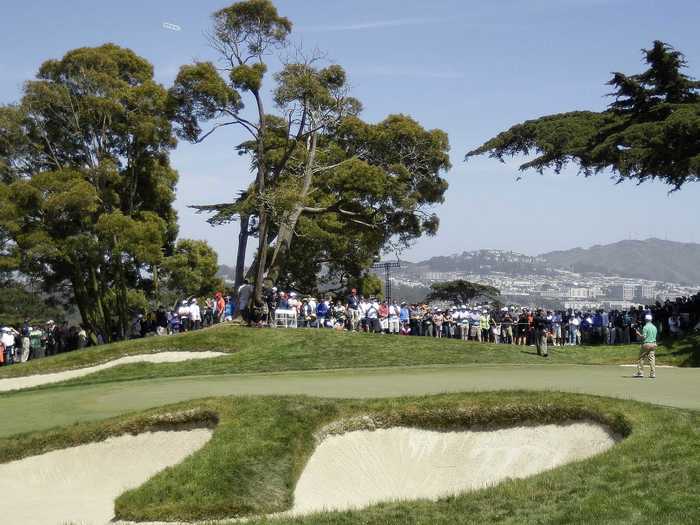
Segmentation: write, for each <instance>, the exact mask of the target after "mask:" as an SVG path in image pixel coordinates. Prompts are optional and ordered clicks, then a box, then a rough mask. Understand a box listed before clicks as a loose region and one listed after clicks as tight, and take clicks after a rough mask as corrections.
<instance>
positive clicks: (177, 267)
mask: <svg viewBox="0 0 700 525" xmlns="http://www.w3.org/2000/svg"><path fill="white" fill-rule="evenodd" d="M163 270H164V272H165V274H166V279H165V282H166V286H167V288H168V290H170V291H172V292H175V293H176V294H177V296H178V298H182V297H191V296H194V297H205V296H207V295H211V294H213V293H214V292H215V291H217V290H222V289H223V286H224V283H223V281H222V280H221V278H220V277H217V275H216V274H217V272H218V270H219V263H218V257H217V255H216V252H215V251H214V250H213V249H212V248H211V247H210V246H209V244H207V242H206V241H198V240H192V239H181V240H179V241H178V242H177V245H176V246H175V250H174V252H173V254H172V255H171V256H170V257H167V258H166V259H165V261H164V262H163Z"/></svg>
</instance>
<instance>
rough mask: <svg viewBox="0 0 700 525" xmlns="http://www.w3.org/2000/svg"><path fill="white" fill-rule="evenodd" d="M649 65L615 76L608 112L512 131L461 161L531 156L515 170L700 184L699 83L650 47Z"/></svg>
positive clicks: (675, 60)
mask: <svg viewBox="0 0 700 525" xmlns="http://www.w3.org/2000/svg"><path fill="white" fill-rule="evenodd" d="M642 51H643V54H644V55H643V56H644V61H645V62H646V63H647V65H648V66H649V67H648V69H647V70H646V71H644V72H643V73H640V74H636V75H629V76H628V75H625V74H623V73H619V72H618V73H613V78H612V79H611V80H610V81H609V82H608V85H610V86H612V87H613V92H612V93H611V94H610V95H611V96H612V97H614V101H613V102H612V103H611V104H610V105H609V106H608V108H607V109H606V110H605V111H602V112H593V111H574V112H570V113H560V114H556V115H548V116H545V117H541V118H538V119H534V120H528V121H526V122H523V123H521V124H517V125H515V126H513V127H511V128H510V129H508V130H507V131H504V132H502V133H499V134H498V135H497V136H496V137H494V138H492V139H490V140H489V141H487V142H486V143H484V144H483V145H482V146H480V147H478V148H476V149H474V150H472V151H470V152H469V153H467V156H466V158H467V159H468V158H470V157H473V156H476V155H482V154H486V153H487V154H488V155H489V156H490V157H492V158H497V159H499V160H501V161H503V159H504V157H512V156H515V155H519V154H523V155H530V154H534V155H535V158H534V159H532V160H529V161H527V162H525V163H523V164H521V166H520V170H521V171H525V170H528V169H534V170H536V171H537V172H539V173H542V172H543V171H544V170H545V169H553V170H554V171H555V172H556V173H559V172H560V171H561V170H562V169H563V168H564V166H566V165H567V164H568V163H573V164H576V165H577V166H578V168H579V170H580V172H581V173H582V174H583V175H585V176H590V175H594V174H598V173H601V172H608V171H610V172H612V173H613V177H614V178H616V180H617V182H622V181H625V180H632V181H634V182H637V183H642V182H645V181H649V180H659V181H661V182H663V183H665V184H668V185H670V186H671V187H672V189H673V190H677V189H680V188H681V187H682V186H683V185H684V184H686V183H688V182H696V181H698V180H700V98H699V97H700V82H698V81H696V80H694V79H692V78H691V77H689V76H687V75H685V74H684V73H683V69H684V68H686V66H687V64H686V60H685V57H684V56H683V54H682V53H680V52H679V51H677V50H675V49H674V48H673V47H671V46H670V45H668V44H666V43H664V42H660V41H655V42H654V44H653V46H652V48H651V49H648V50H642Z"/></svg>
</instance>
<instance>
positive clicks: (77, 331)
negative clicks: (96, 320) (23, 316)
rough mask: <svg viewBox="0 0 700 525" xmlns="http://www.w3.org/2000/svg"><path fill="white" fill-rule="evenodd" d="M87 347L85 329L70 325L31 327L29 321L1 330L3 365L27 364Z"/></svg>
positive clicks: (47, 324) (0, 358)
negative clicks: (29, 361)
mask: <svg viewBox="0 0 700 525" xmlns="http://www.w3.org/2000/svg"><path fill="white" fill-rule="evenodd" d="M87 345H88V336H87V332H86V331H85V329H84V328H83V327H82V326H69V325H68V323H67V322H65V321H64V322H61V323H56V322H54V321H53V320H49V321H47V322H46V323H43V324H32V323H30V321H29V319H27V320H25V321H24V323H23V324H22V325H21V326H10V325H7V326H3V327H2V328H0V366H6V365H12V364H16V363H24V362H26V361H28V360H29V359H37V358H40V357H44V356H49V355H56V354H61V353H63V352H69V351H71V350H77V349H79V348H84V347H85V346H87Z"/></svg>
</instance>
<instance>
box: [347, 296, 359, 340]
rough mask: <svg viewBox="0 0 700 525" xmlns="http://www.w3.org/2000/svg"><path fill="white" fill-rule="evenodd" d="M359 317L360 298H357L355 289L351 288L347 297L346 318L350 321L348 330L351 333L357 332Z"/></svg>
mask: <svg viewBox="0 0 700 525" xmlns="http://www.w3.org/2000/svg"><path fill="white" fill-rule="evenodd" d="M360 317H361V312H360V298H359V297H357V288H353V289H352V290H350V295H349V296H348V318H349V319H350V330H352V331H353V332H357V328H358V325H359V324H360Z"/></svg>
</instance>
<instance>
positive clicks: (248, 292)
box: [217, 279, 255, 324]
mask: <svg viewBox="0 0 700 525" xmlns="http://www.w3.org/2000/svg"><path fill="white" fill-rule="evenodd" d="M254 291H255V290H254V288H253V285H252V284H250V283H249V282H248V280H247V279H245V280H244V281H243V284H241V285H240V286H239V287H238V290H237V292H238V311H239V312H241V316H242V317H243V320H244V321H245V322H246V323H248V324H250V322H251V321H252V316H251V315H250V313H251V311H252V309H251V308H250V299H251V297H252V295H253V292H254ZM217 293H219V292H217ZM221 302H222V304H221V306H222V307H223V308H222V312H221V317H222V318H223V315H224V312H223V310H224V309H225V308H226V303H225V302H224V301H223V300H222V301H221ZM220 321H221V319H220Z"/></svg>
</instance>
